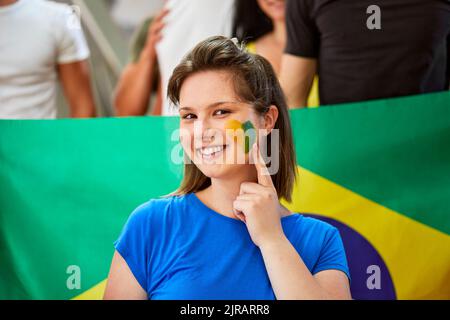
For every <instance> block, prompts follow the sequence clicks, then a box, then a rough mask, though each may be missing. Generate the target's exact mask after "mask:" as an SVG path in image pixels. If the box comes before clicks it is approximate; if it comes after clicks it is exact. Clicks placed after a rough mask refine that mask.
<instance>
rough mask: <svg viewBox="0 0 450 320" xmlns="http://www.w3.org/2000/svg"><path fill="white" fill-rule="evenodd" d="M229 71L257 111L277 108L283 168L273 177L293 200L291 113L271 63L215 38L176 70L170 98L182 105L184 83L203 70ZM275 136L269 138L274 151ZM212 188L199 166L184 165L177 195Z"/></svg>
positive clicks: (281, 192) (280, 194)
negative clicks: (272, 107) (272, 106)
mask: <svg viewBox="0 0 450 320" xmlns="http://www.w3.org/2000/svg"><path fill="white" fill-rule="evenodd" d="M210 70H218V71H228V72H230V74H231V75H232V76H233V80H235V81H233V83H234V84H235V91H236V94H237V95H238V96H239V97H240V98H241V99H242V100H243V101H244V102H248V103H251V104H252V105H253V106H254V109H255V111H256V112H257V113H258V114H260V115H264V114H265V113H266V112H267V111H268V110H269V108H270V106H271V105H274V106H276V107H277V108H278V119H277V121H276V123H275V126H274V129H278V130H279V140H280V141H279V152H280V154H279V169H278V172H277V173H275V174H274V175H272V176H271V178H272V181H273V184H274V186H275V189H276V190H277V193H278V197H279V198H284V199H286V200H287V201H291V193H292V189H293V186H294V182H295V178H296V158H295V151H294V143H293V138H292V130H291V124H290V120H289V112H288V107H287V104H286V100H285V97H284V95H283V91H282V89H281V87H280V84H279V82H278V79H277V77H276V75H275V72H274V70H273V68H272V66H271V65H270V63H269V62H268V61H267V60H266V59H264V58H263V57H261V56H259V55H256V54H251V53H249V52H247V51H246V50H245V49H244V46H243V45H242V44H241V46H238V45H237V44H236V43H235V42H234V41H233V40H231V39H229V38H226V37H222V36H214V37H210V38H207V39H206V40H204V41H202V42H200V43H199V44H198V45H197V46H196V47H195V48H194V49H192V51H191V52H190V53H188V54H187V55H186V56H185V57H184V58H183V60H182V61H181V62H180V64H179V65H178V66H177V67H176V68H175V70H174V71H173V74H172V76H171V78H170V80H169V85H168V89H167V92H168V93H167V95H168V97H169V99H170V100H171V102H172V103H173V104H174V105H177V106H178V105H179V102H180V91H181V87H182V85H183V82H184V80H186V79H187V78H188V77H189V76H190V75H192V74H194V73H197V72H201V71H210ZM270 141H271V134H269V135H268V150H270V149H271V148H270ZM209 185H211V179H210V178H208V177H206V176H205V175H204V174H203V173H202V172H201V171H200V170H199V169H198V168H197V167H196V166H195V164H193V163H191V162H189V163H185V165H184V177H183V180H182V182H181V185H180V187H179V188H178V190H177V191H175V193H174V194H173V195H183V194H187V193H191V192H197V191H200V190H203V189H205V188H207V187H208V186H209Z"/></svg>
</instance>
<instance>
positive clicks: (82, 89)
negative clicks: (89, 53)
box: [57, 60, 96, 118]
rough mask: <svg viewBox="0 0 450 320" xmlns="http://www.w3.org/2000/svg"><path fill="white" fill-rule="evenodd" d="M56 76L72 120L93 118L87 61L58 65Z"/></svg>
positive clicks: (93, 110)
mask: <svg viewBox="0 0 450 320" xmlns="http://www.w3.org/2000/svg"><path fill="white" fill-rule="evenodd" d="M57 69H58V76H59V80H60V82H61V85H62V88H63V91H64V95H65V97H66V99H67V101H68V104H69V108H70V116H71V117H73V118H90V117H95V114H96V110H95V103H94V97H93V94H92V90H91V81H90V74H89V64H88V62H87V60H83V61H78V62H72V63H64V64H58V66H57Z"/></svg>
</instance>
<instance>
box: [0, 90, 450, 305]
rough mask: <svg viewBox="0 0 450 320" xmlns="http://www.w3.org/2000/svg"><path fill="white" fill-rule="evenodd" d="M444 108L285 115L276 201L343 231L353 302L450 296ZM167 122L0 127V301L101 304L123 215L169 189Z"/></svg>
mask: <svg viewBox="0 0 450 320" xmlns="http://www.w3.org/2000/svg"><path fill="white" fill-rule="evenodd" d="M449 106H450V93H449V92H444V93H438V94H429V95H422V96H414V97H405V98H396V99H390V100H379V101H371V102H364V103H352V104H347V105H339V106H335V107H322V108H317V109H309V110H296V111H292V112H291V121H292V126H293V134H294V142H295V148H296V153H297V161H298V173H299V176H298V179H297V184H296V186H295V189H294V193H293V200H292V202H291V203H285V202H284V203H285V204H286V206H288V208H289V209H290V210H292V211H295V212H300V213H303V214H305V215H311V216H314V217H316V218H319V219H322V220H324V221H327V222H329V223H331V224H333V225H334V226H336V227H337V228H338V229H339V231H340V234H341V236H342V239H343V242H344V246H345V249H346V254H347V259H348V262H349V267H350V273H351V278H352V282H351V290H352V296H353V298H354V299H450V289H449V286H448V284H449V283H450V212H449V208H450V108H449ZM177 125H178V119H176V118H170V117H164V118H161V117H145V118H127V119H92V120H72V119H67V120H66V119H64V120H57V121H48V120H43V121H34V120H30V121H12V120H2V121H0V299H99V298H102V295H103V291H104V289H105V285H106V277H107V275H108V271H109V266H110V263H111V258H112V255H113V251H114V248H113V245H112V243H113V241H114V240H116V238H117V236H118V235H119V233H120V230H121V229H122V227H123V225H124V223H125V221H126V220H127V218H128V216H129V214H130V212H131V211H132V210H133V209H135V208H136V207H137V206H138V205H139V204H141V203H143V202H145V201H147V200H148V199H150V198H154V197H159V196H161V195H164V194H168V193H170V192H171V191H173V190H174V189H176V188H177V187H178V184H179V182H180V180H181V177H182V159H183V155H182V151H181V148H179V146H178V144H177V142H178V141H177V139H176V138H173V136H172V134H171V133H172V132H174V131H175V130H176V129H177ZM241 125H242V124H241Z"/></svg>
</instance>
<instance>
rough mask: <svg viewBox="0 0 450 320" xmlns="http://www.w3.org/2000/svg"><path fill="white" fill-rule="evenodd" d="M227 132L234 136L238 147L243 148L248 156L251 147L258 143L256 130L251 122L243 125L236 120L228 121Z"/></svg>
mask: <svg viewBox="0 0 450 320" xmlns="http://www.w3.org/2000/svg"><path fill="white" fill-rule="evenodd" d="M225 130H226V131H227V134H231V135H232V137H233V138H234V141H235V142H236V143H237V144H238V145H241V146H242V147H243V149H244V152H245V153H246V154H247V153H249V152H250V149H251V146H253V144H254V143H255V142H256V129H255V126H254V125H253V123H252V122H251V121H246V122H244V123H242V122H240V121H238V120H234V119H231V120H228V121H227V122H226V124H225Z"/></svg>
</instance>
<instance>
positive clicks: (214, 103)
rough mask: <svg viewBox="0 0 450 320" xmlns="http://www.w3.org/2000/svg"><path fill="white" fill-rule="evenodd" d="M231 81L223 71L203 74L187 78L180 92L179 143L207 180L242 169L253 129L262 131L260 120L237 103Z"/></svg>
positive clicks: (255, 114)
mask: <svg viewBox="0 0 450 320" xmlns="http://www.w3.org/2000/svg"><path fill="white" fill-rule="evenodd" d="M232 81H233V80H232V77H231V75H230V73H229V72H227V71H203V72H198V73H195V74H193V75H191V76H189V77H188V78H187V79H186V80H185V81H184V82H183V85H182V87H181V91H180V141H181V144H182V146H183V149H184V152H185V154H186V155H187V156H188V157H189V159H190V160H191V161H192V162H193V163H194V164H195V165H196V166H197V167H198V168H199V170H200V171H202V172H203V174H204V175H205V176H207V177H210V178H225V177H230V176H231V175H235V174H237V173H238V172H239V170H243V167H244V166H243V164H248V163H249V162H248V160H249V158H248V157H249V153H250V152H249V147H251V145H252V144H253V142H254V141H255V140H256V132H257V129H261V128H264V117H261V116H259V115H258V114H257V113H256V112H255V111H254V109H253V106H252V105H250V104H248V103H244V102H241V101H240V100H241V99H239V97H238V96H237V94H236V93H235V90H234V86H233V82H232ZM246 137H247V138H246ZM246 139H247V143H246V142H245V140H246Z"/></svg>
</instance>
